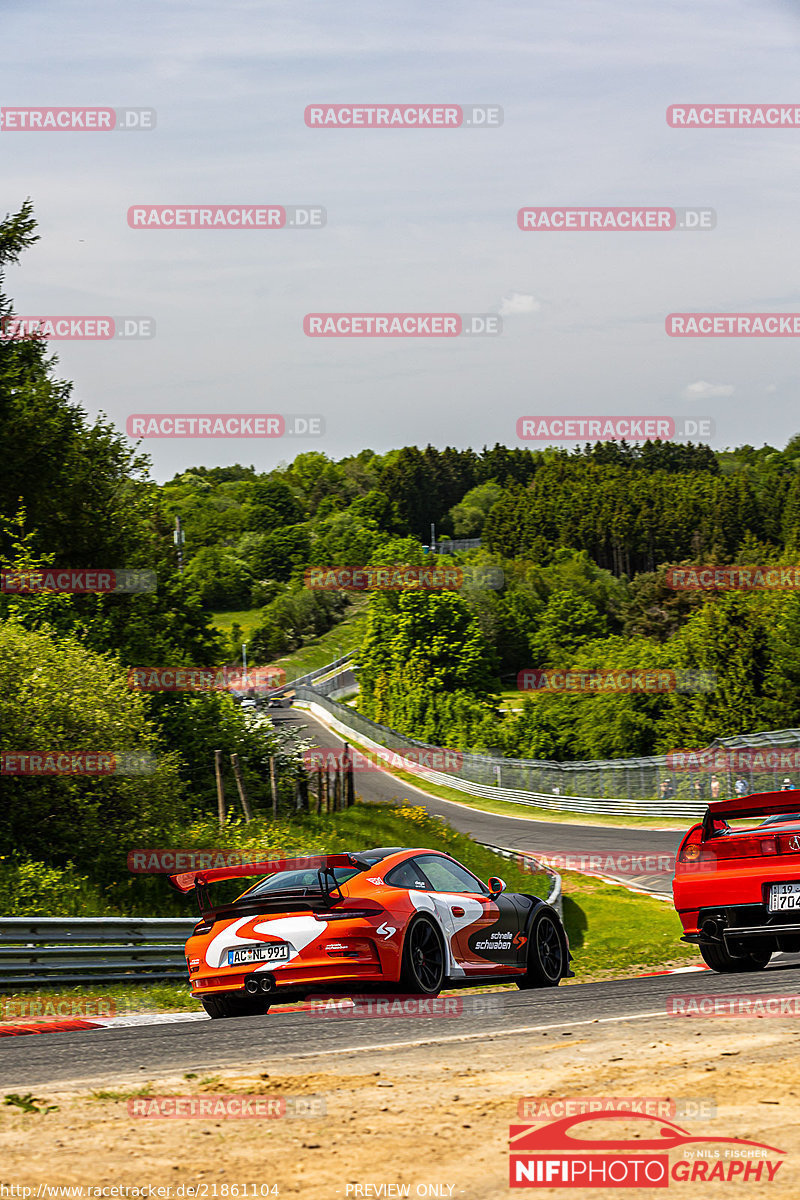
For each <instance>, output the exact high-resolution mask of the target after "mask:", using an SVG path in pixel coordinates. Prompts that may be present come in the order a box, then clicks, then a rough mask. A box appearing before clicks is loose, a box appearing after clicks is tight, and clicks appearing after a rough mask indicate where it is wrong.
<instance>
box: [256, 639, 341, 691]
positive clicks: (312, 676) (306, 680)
mask: <svg viewBox="0 0 800 1200" xmlns="http://www.w3.org/2000/svg"><path fill="white" fill-rule="evenodd" d="M354 653H355V652H354V651H353V650H349V651H348V652H347V654H342V655H341V657H339V658H335V659H334V660H333V662H329V663H325V665H324V666H322V667H317V668H316V669H315V670H314V671H307V672H306V673H305V675H298V676H297V678H296V679H287V681H286V683H284V684H282V685H281V686H280V687H277V688H275V689H274V690H273V691H272V693H271V694H272V695H273V696H282V695H283V693H284V692H285V691H287V690H288V689H290V688H294V687H300V686H304V685H307V686H310V685H312V684H313V683H314V681H315V680H316V679H322V678H323V677H324V676H327V675H329V674H330V673H331V672H332V671H336V668H337V667H346V666H347V664H349V663H350V662H351V661H352V659H353V655H354Z"/></svg>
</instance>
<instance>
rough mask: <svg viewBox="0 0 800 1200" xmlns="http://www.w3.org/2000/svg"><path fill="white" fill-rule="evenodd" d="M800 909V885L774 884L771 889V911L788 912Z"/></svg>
mask: <svg viewBox="0 0 800 1200" xmlns="http://www.w3.org/2000/svg"><path fill="white" fill-rule="evenodd" d="M792 908H800V883H772V884H770V888H769V911H770V912H786V911H787V909H792Z"/></svg>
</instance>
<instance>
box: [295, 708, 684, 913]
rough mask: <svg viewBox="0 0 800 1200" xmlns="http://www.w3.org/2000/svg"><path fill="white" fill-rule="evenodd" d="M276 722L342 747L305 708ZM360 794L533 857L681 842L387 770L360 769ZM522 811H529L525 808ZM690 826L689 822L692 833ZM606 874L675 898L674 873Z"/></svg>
mask: <svg viewBox="0 0 800 1200" xmlns="http://www.w3.org/2000/svg"><path fill="white" fill-rule="evenodd" d="M272 715H273V719H274V720H275V722H276V724H277V723H279V722H280V723H287V724H291V725H293V726H295V727H298V726H299V727H304V728H305V729H306V730H307V732H308V736H309V738H311V739H313V742H314V745H315V746H321V747H323V748H325V749H329V748H331V749H339V748H340V747H341V746H342V744H343V741H342V739H341V738H340V737H338V736H337V735H336V734H335V733H332V732H331V731H330V730H329V729H327V728H326V727H325V726H324V725H322V724H321V723H320V722H319V721H316V720H315V719H314V718H313V717H312V716H311V715H310V714H309V713H307V712H304V711H302V710H300V709H294V708H292V709H284V710H282V712H281V713H280V714H279V713H277V712H275V713H273V714H272ZM356 791H357V792H358V793H359V794H360V796H361V797H362V799H364V800H370V801H376V802H380V801H383V802H384V803H390V802H395V803H396V802H398V801H401V800H406V801H408V800H409V799H413V802H414V803H418V804H421V805H423V806H424V807H425V808H427V810H428V812H430V813H436V814H438V815H440V816H443V817H445V818H446V819H447V820H448V821H449V823H450V824H451V825H452V826H453V827H454V828H455V829H458V830H460V831H461V832H462V833H468V834H470V835H471V836H472V837H474V838H475V839H476V841H479V842H488V843H490V844H491V845H494V846H502V847H503V848H504V849H509V850H524V851H527V852H528V853H530V854H536V853H537V852H539V853H541V854H565V853H569V854H592V853H595V854H596V853H598V852H600V853H603V854H635V855H654V854H674V852H675V849H676V847H677V845H678V842H679V841H680V838H681V834H680V832H678V831H673V830H665V829H646V828H642V827H633V828H623V827H618V828H615V827H614V826H611V825H560V824H557V823H556V822H554V821H531V820H528V818H527V817H524V816H522V817H505V816H497V815H496V814H493V813H486V812H481V811H479V810H478V809H474V808H470V807H468V806H466V805H460V804H451V803H450V802H449V801H447V800H439V799H436V798H434V797H430V796H426V795H422V794H421V793H420V792H417V791H415V790H414V789H413V788H410V787H409V786H408V785H407V784H405V783H402V782H400V781H398V780H397V779H395V778H393V776H391V775H389V774H387V773H386V772H385V771H377V770H376V771H361V772H360V773H359V774H358V776H357V777H356ZM520 808H521V810H522V811H524V809H523V808H522V806H520ZM689 825H690V822H689V821H687V822H686V828H687V829H688V827H689ZM607 874H608V875H609V876H610V877H612V878H614V877H616V878H621V879H623V880H624V881H625V882H627V883H630V884H634V885H635V886H636V887H641V888H644V889H646V890H647V891H651V892H654V893H656V894H661V895H668V896H671V895H672V873H671V872H670V873H669V874H648V873H637V874H630V875H628V874H626V875H624V876H621V875H617V874H616V873H615V872H613V871H608V872H607Z"/></svg>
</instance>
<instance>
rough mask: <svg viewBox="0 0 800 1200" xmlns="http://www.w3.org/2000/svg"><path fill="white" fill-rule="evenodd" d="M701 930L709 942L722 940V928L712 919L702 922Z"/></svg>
mask: <svg viewBox="0 0 800 1200" xmlns="http://www.w3.org/2000/svg"><path fill="white" fill-rule="evenodd" d="M701 930H702V932H703V934H704V935H705V936H706V937H707V938H708V939H709V941H712V942H721V941H722V940H723V937H722V926H721V925H720V923H719V921H715V920H714V919H713V918H709V919H708V920H707V921H703V924H702V926H701Z"/></svg>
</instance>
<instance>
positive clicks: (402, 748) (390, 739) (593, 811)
mask: <svg viewBox="0 0 800 1200" xmlns="http://www.w3.org/2000/svg"><path fill="white" fill-rule="evenodd" d="M295 704H296V705H297V707H298V708H306V709H308V710H309V712H311V714H312V716H316V717H319V718H320V719H321V720H322V721H323V722H324V723H325V724H326V725H328V726H330V728H331V729H333V730H334V732H336V733H338V734H340V735H341V736H343V737H344V738H345V739H346V740H347V741H348V742H354V741H355V742H356V743H357V744H358V745H360V746H363V747H364V748H365V749H367V750H375V751H381V750H387V749H388V750H392V751H394V752H396V753H397V754H401V755H402V754H404V753H408V756H409V759H410V761H411V762H413V763H414V764H415V765H414V774H415V775H418V776H419V780H420V785H422V783H424V782H425V781H427V782H429V783H434V784H437V785H438V786H440V787H446V788H451V789H453V790H455V791H459V792H466V793H467V794H468V795H470V796H481V797H483V798H486V799H490V800H507V801H508V802H509V803H510V804H521V805H527V806H529V807H533V808H546V809H549V810H550V811H552V812H578V813H586V814H590V815H598V814H603V815H604V816H611V815H613V816H636V817H640V816H648V817H661V818H663V817H667V818H674V819H677V820H699V819H700V818H701V817H702V816H703V814H704V813H705V811H706V808H707V806H708V801H706V800H687V799H683V798H681V799H675V800H672V799H666V798H664V799H654V798H650V799H645V798H638V799H634V798H622V797H612V796H580V795H578V796H575V795H566V794H564V795H562V794H557V795H554V794H553V793H552V792H538V791H533V790H526V789H523V788H508V787H502V786H501V783H500V780H501V772H502V771H504V770H505V771H507V772H508V773H509V774H514V773H515V772H516V773H517V774H520V773H524V772H525V770H526V769H527V768H529V769H530V772H531V773H533V772H534V771H535V770H536V769H537V768H538V767H539V766H540V764H538V763H536V762H533V761H531V762H530V763H525V762H524V760H511V759H507V760H505V762H501V761H500V760H497V759H494V760H493V759H489V758H488V757H486V756H481V755H478V754H466V753H465V754H463V755H461V761H462V766H461V770H460V772H459V773H458V774H455V773H454V772H451V771H437V770H434V769H433V768H430V767H425V766H422V765H418V764H419V761H420V753H419V752H420V751H424V752H427V753H430V754H432V755H441V754H442V749H441V747H439V746H430V745H428V744H427V743H425V742H420V741H416V740H415V739H414V738H406V737H403V736H402V735H400V734H398V733H396V732H395V730H393V729H388V728H387V727H386V726H385V725H378V724H377V723H376V722H375V721H371V720H370V719H369V717H365V716H363V715H362V714H361V713H359V712H356V711H355V710H354V709H352V708H348V707H347V706H346V705H344V704H339V703H337V702H336V701H334V700H331V699H330V697H327V696H323V695H321V694H320V693H319V692H316V691H314V689H313V688H309V687H300V688H298V689H297V690H296V691H295ZM378 738H382V739H383V740H382V741H379V740H377V739H378ZM557 765H558V764H556V766H557ZM569 765H570V764H566V766H569ZM490 770H491V771H492V772H493V773H494V774H495V778H496V780H497V782H496V783H486V782H484V781H482V780H480V779H478V778H476V776H478V775H481V774H484V775H485V774H486V773H488V772H489V771H490Z"/></svg>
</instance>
